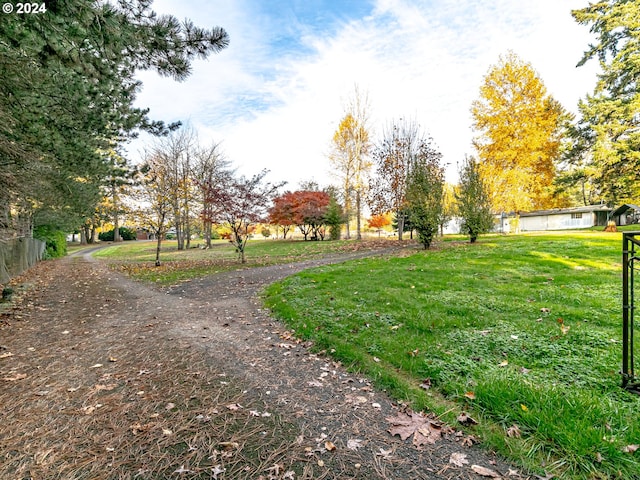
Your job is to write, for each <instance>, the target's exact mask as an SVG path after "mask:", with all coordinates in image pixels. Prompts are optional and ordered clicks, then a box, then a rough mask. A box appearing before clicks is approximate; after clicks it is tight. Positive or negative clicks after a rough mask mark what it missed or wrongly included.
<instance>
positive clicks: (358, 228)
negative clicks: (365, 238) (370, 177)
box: [356, 190, 362, 240]
mask: <svg viewBox="0 0 640 480" xmlns="http://www.w3.org/2000/svg"><path fill="white" fill-rule="evenodd" d="M361 203H362V202H361V199H360V190H357V191H356V217H357V218H356V232H357V233H356V239H357V240H362V233H361V229H362V225H361V222H360V213H361V212H360V210H361V208H362V205H361Z"/></svg>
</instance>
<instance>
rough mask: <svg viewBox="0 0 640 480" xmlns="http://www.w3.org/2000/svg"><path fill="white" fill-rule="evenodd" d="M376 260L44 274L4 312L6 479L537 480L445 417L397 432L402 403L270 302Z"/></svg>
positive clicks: (60, 269) (49, 267)
mask: <svg viewBox="0 0 640 480" xmlns="http://www.w3.org/2000/svg"><path fill="white" fill-rule="evenodd" d="M368 254H369V253H366V252H359V253H357V254H349V255H343V256H331V257H327V258H324V259H321V260H313V261H306V262H301V263H298V264H293V265H285V266H271V267H263V268H254V269H250V270H243V271H238V272H228V273H224V274H220V275H216V276H211V277H207V278H204V279H201V280H197V281H196V280H194V281H191V282H186V283H184V284H182V285H180V286H178V287H174V288H170V289H168V290H160V289H154V288H151V287H148V286H145V285H141V284H139V283H135V282H133V281H131V280H129V279H127V278H126V277H123V276H121V275H119V274H117V273H114V272H113V271H111V270H109V269H108V268H107V267H106V266H104V265H103V264H101V263H99V262H96V261H93V260H91V259H89V258H88V257H87V256H84V255H75V256H71V257H67V258H64V259H61V260H58V261H52V262H44V263H41V264H40V265H38V266H36V267H34V268H33V269H32V270H31V271H29V272H28V274H27V275H26V276H25V277H24V278H22V279H21V281H22V282H24V283H27V284H30V287H29V288H28V289H27V290H26V291H25V292H23V293H18V294H17V295H16V297H17V298H16V299H15V301H14V302H12V303H11V304H10V305H9V306H8V307H7V306H6V305H5V306H4V307H2V308H0V408H1V410H0V411H1V414H0V415H1V419H0V478H2V479H16V480H17V479H76V478H77V479H103V478H104V479H164V478H172V479H173V478H199V479H200V478H202V479H204V478H207V479H209V478H213V479H263V480H267V479H270V480H280V479H283V480H284V479H352V478H353V479H356V478H357V479H426V478H449V479H464V478H488V477H487V475H490V473H488V472H489V471H490V472H492V474H494V475H499V476H501V477H504V478H506V477H507V476H510V477H511V478H526V477H524V476H521V475H520V474H519V473H518V472H517V471H516V470H514V469H511V468H509V467H508V466H507V465H506V464H504V463H502V462H500V461H499V460H498V459H496V458H495V457H494V456H493V455H491V454H490V453H487V452H485V451H483V450H481V449H480V448H478V447H477V446H476V445H472V446H470V445H469V444H470V443H472V442H471V441H470V440H471V439H470V438H468V437H467V436H465V435H463V434H461V433H459V432H455V431H453V429H449V428H448V427H446V426H442V425H439V424H438V423H437V422H436V421H434V422H431V423H429V422H427V425H428V426H429V425H430V428H432V429H433V430H434V431H437V432H436V433H438V434H439V435H440V434H441V435H442V438H441V439H438V440H437V441H435V443H433V444H432V445H431V444H426V445H423V446H421V447H420V448H418V447H416V446H414V445H413V444H412V442H411V439H412V438H414V437H410V438H408V439H407V440H405V441H403V440H401V439H400V437H399V436H392V435H391V434H390V433H389V428H390V423H389V422H388V421H387V418H390V417H397V418H400V417H398V415H404V413H403V412H404V409H403V407H402V406H401V405H400V406H399V405H397V404H396V403H394V402H393V401H392V400H390V399H389V398H388V397H387V396H386V395H385V394H384V392H380V391H377V390H376V389H374V388H373V387H372V386H371V384H370V382H369V381H368V380H367V379H366V378H363V377H362V376H359V375H357V374H352V373H348V372H347V371H346V370H345V369H344V368H343V367H342V366H340V365H339V364H337V363H335V362H333V361H332V360H331V359H330V358H328V357H326V356H324V355H318V354H313V353H310V351H309V350H308V348H307V346H306V345H304V344H303V343H302V342H300V341H299V340H297V339H296V338H295V337H294V336H293V335H292V334H291V333H290V332H288V331H287V330H286V329H285V327H284V326H283V325H281V324H280V323H279V322H277V321H275V320H273V319H272V318H270V316H269V312H268V311H266V310H264V309H263V308H261V304H260V300H259V298H258V297H257V293H258V292H259V291H260V289H261V288H263V287H264V286H265V285H267V284H268V283H270V282H272V281H275V280H278V279H280V278H283V277H285V276H287V275H290V274H291V273H294V272H297V271H299V270H302V269H304V268H308V267H310V266H314V265H319V264H322V263H331V262H337V261H341V260H346V259H351V258H357V257H358V256H365V255H368ZM405 417H406V415H405ZM406 418H409V417H406ZM482 468H484V469H485V470H482ZM486 469H489V470H486ZM476 472H479V473H476ZM483 475H484V477H483Z"/></svg>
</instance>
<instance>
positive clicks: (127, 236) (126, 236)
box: [98, 227, 137, 242]
mask: <svg viewBox="0 0 640 480" xmlns="http://www.w3.org/2000/svg"><path fill="white" fill-rule="evenodd" d="M114 230H115V229H113V228H112V229H111V230H108V231H106V232H100V234H99V235H98V239H100V240H102V241H103V242H113V233H114ZM118 230H119V231H120V238H122V240H135V239H136V238H137V235H136V231H135V230H133V229H131V228H127V227H120V228H119V229H118Z"/></svg>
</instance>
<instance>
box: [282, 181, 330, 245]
mask: <svg viewBox="0 0 640 480" xmlns="http://www.w3.org/2000/svg"><path fill="white" fill-rule="evenodd" d="M329 200H330V197H329V194H328V193H327V192H320V191H316V190H298V191H296V192H287V193H285V194H284V195H281V196H279V197H277V198H276V199H274V208H273V209H272V210H271V211H272V212H273V215H272V216H271V220H272V222H273V223H277V224H279V225H283V223H282V222H285V223H287V224H289V225H296V226H297V227H298V229H299V230H300V232H301V233H302V235H304V239H305V240H308V237H309V235H311V239H312V240H318V239H320V240H324V236H325V227H326V214H327V209H328V207H329ZM276 207H277V208H276ZM275 220H277V222H276V221H275Z"/></svg>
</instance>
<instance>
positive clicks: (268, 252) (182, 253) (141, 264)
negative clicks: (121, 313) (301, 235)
mask: <svg viewBox="0 0 640 480" xmlns="http://www.w3.org/2000/svg"><path fill="white" fill-rule="evenodd" d="M385 242H388V244H389V246H392V245H393V242H392V241H391V240H376V241H369V242H363V243H360V242H355V241H347V240H343V241H333V242H329V241H326V242H311V241H309V242H303V241H290V240H253V241H249V242H248V243H247V247H246V258H247V263H245V264H240V263H238V254H237V253H236V250H235V248H234V247H233V246H232V245H231V244H230V243H229V242H228V241H224V240H219V241H217V242H214V246H213V247H212V248H211V249H209V250H203V249H200V248H190V249H187V250H178V248H177V242H175V241H165V242H162V253H161V255H160V259H161V261H162V265H161V266H160V267H156V266H155V255H156V243H155V242H146V241H145V242H140V241H131V242H123V243H119V244H113V245H110V246H108V247H106V248H104V249H102V250H99V251H97V252H96V253H94V256H95V257H97V258H100V259H102V260H105V261H107V262H108V263H110V264H111V266H112V267H114V268H117V269H120V270H121V271H123V272H125V273H127V274H129V275H131V276H132V277H134V278H136V279H138V280H143V281H149V282H155V283H158V284H162V285H170V284H173V283H176V282H180V281H184V280H187V279H190V278H194V277H199V276H203V275H208V274H212V273H218V272H223V271H228V270H236V269H240V268H250V267H257V266H263V265H274V264H282V263H290V262H294V261H300V260H306V259H311V258H317V257H319V256H322V255H327V254H331V253H346V252H350V251H353V250H356V249H360V248H362V247H363V246H364V247H366V246H367V245H371V246H374V245H375V246H380V245H383V244H385ZM200 243H201V244H202V242H200ZM197 244H198V241H194V242H193V243H192V245H194V246H195V245H197Z"/></svg>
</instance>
